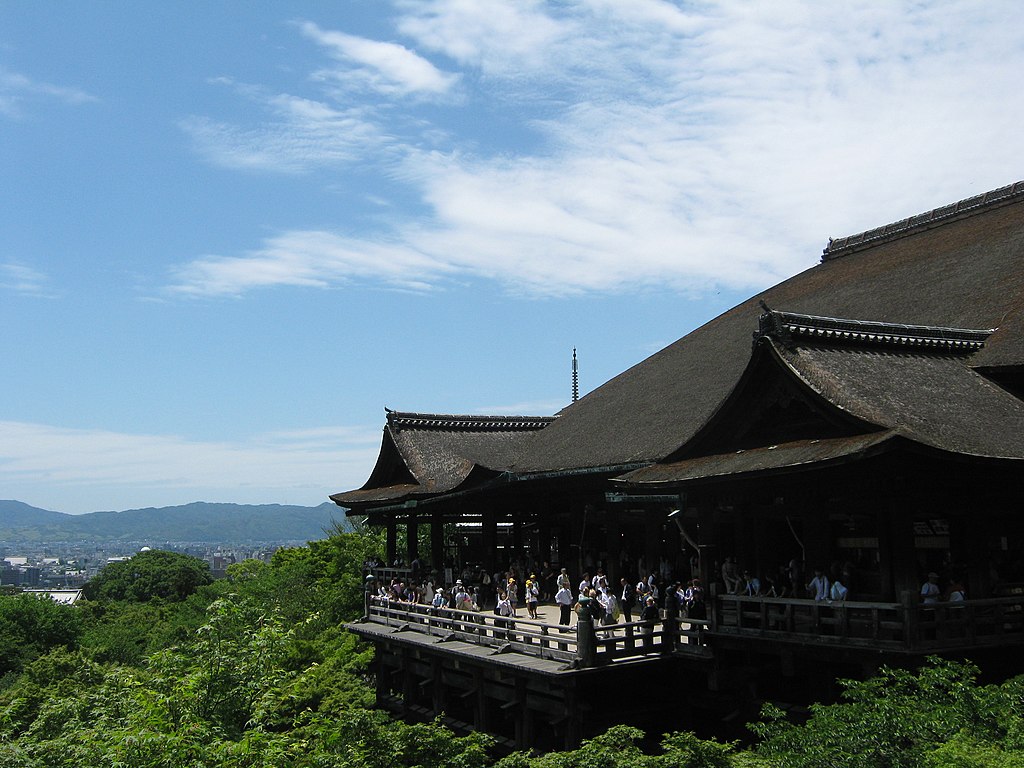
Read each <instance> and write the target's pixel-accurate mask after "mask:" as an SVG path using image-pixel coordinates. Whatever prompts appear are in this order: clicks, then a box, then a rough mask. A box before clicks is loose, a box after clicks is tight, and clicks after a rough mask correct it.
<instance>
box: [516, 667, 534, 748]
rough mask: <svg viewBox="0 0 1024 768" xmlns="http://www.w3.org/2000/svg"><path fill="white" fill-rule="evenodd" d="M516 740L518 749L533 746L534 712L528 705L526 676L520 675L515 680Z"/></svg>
mask: <svg viewBox="0 0 1024 768" xmlns="http://www.w3.org/2000/svg"><path fill="white" fill-rule="evenodd" d="M515 713H516V714H515V717H516V720H515V741H516V748H517V749H529V748H530V747H532V746H533V713H532V712H531V711H530V709H529V707H527V706H526V678H525V677H523V676H521V675H520V676H519V677H517V678H516V682H515Z"/></svg>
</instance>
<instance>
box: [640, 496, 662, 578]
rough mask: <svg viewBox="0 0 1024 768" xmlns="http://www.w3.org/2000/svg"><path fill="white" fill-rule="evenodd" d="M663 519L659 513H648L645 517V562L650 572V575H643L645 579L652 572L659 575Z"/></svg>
mask: <svg viewBox="0 0 1024 768" xmlns="http://www.w3.org/2000/svg"><path fill="white" fill-rule="evenodd" d="M661 517H662V516H661V514H660V513H657V512H648V513H647V514H646V516H645V517H644V560H646V561H647V570H648V573H644V574H641V575H642V576H644V577H646V576H648V575H649V574H650V572H651V571H653V572H654V573H657V572H658V564H659V563H660V562H661V526H662V519H661Z"/></svg>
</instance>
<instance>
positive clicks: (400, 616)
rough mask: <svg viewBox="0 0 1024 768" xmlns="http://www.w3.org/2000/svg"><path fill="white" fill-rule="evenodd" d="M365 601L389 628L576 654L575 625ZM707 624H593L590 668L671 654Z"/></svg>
mask: <svg viewBox="0 0 1024 768" xmlns="http://www.w3.org/2000/svg"><path fill="white" fill-rule="evenodd" d="M369 602H370V604H369V609H370V615H369V616H368V617H367V618H368V619H370V620H374V619H375V618H382V619H384V620H385V623H387V624H388V625H389V626H390V625H391V623H392V622H394V623H396V624H401V625H409V627H408V628H409V629H410V630H417V628H418V627H424V628H425V630H424V631H425V633H427V634H435V630H436V631H438V632H440V633H442V634H447V633H449V632H454V633H455V636H456V637H458V638H459V639H463V638H466V639H470V640H472V641H474V642H477V643H480V644H485V645H495V646H506V645H507V646H511V647H512V650H514V651H516V652H519V653H524V654H526V655H532V656H540V657H542V658H545V657H547V658H554V659H561V660H564V661H572V660H573V659H575V658H577V656H576V654H577V653H578V652H579V651H580V648H579V642H578V638H577V634H576V632H577V627H576V626H573V627H572V631H571V632H570V631H568V630H569V628H568V627H566V626H565V625H564V624H550V623H547V622H543V621H537V620H534V619H528V618H525V619H521V618H518V617H512V616H498V615H496V614H493V613H490V612H478V611H465V610H461V609H458V608H447V607H437V608H435V607H434V606H432V605H427V604H425V603H407V602H401V601H395V600H390V599H386V598H383V597H379V596H376V595H373V596H371V598H370V601H369ZM707 625H708V621H707V620H705V619H693V620H688V619H681V620H678V622H677V625H676V626H675V627H674V628H670V627H669V626H668V625H667V624H661V623H660V622H630V623H620V624H605V625H594V626H593V632H594V647H595V650H596V651H597V659H596V663H598V664H605V663H609V662H611V661H614V660H615V659H619V658H627V657H635V656H645V655H655V654H662V653H665V652H671V651H672V650H675V643H676V640H679V639H685V640H691V641H692V640H695V639H697V638H699V637H700V636H701V634H702V633H703V631H704V629H705V628H706V627H707ZM667 638H674V640H673V641H672V643H671V648H669V647H667V646H666V645H665V642H666V639H667Z"/></svg>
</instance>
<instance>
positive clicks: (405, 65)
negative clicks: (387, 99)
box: [299, 22, 459, 96]
mask: <svg viewBox="0 0 1024 768" xmlns="http://www.w3.org/2000/svg"><path fill="white" fill-rule="evenodd" d="M299 28H300V29H301V30H302V34H303V35H305V36H306V37H308V38H309V39H311V40H313V41H314V42H316V43H318V44H319V45H321V46H323V47H324V48H326V49H327V50H328V52H329V54H330V55H331V56H332V58H334V59H336V60H338V61H339V62H341V63H343V64H345V65H346V66H344V67H342V68H333V69H323V70H320V71H319V72H317V73H316V77H319V78H323V79H326V80H334V81H338V82H340V83H343V84H344V85H346V86H347V87H350V88H358V89H362V88H366V89H369V90H373V91H377V92H378V93H382V94H385V95H388V96H409V95H413V94H419V95H432V96H436V95H438V94H444V93H448V92H449V91H450V90H451V89H452V88H453V87H454V86H455V84H456V83H457V82H458V80H459V76H458V75H457V74H452V73H449V72H442V71H441V70H440V69H438V68H437V67H435V66H434V65H433V64H431V63H430V62H429V61H428V60H427V59H425V58H424V57H422V56H420V55H419V54H417V53H416V52H415V51H411V50H409V49H408V48H406V47H405V46H403V45H399V44H398V43H390V42H380V41H378V40H368V39H366V38H364V37H356V36H355V35H348V34H345V33H344V32H336V31H331V30H323V29H320V27H318V26H317V25H316V24H313V23H312V22H303V23H302V24H300V25H299Z"/></svg>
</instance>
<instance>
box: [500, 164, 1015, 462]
mask: <svg viewBox="0 0 1024 768" xmlns="http://www.w3.org/2000/svg"><path fill="white" fill-rule="evenodd" d="M971 201H975V202H971ZM946 208H947V209H948V208H950V206H947V207H946ZM952 209H955V210H949V211H947V210H946V209H936V211H934V212H930V213H929V214H928V215H927V216H923V217H912V219H911V220H904V221H905V222H906V223H905V224H903V225H900V226H895V227H894V226H892V225H890V226H889V227H888V230H889V231H888V232H887V233H885V234H881V233H880V234H877V235H872V234H870V233H863V234H862V235H861V236H853V237H851V238H844V240H843V241H833V243H832V245H831V246H830V247H829V255H830V256H831V257H830V258H826V259H824V260H823V261H821V263H819V264H817V265H816V266H814V267H812V268H810V269H808V270H806V271H805V272H803V273H801V274H799V275H796V276H795V277H792V278H790V279H789V280H786V281H784V282H782V283H779V284H778V285H776V286H773V287H772V288H769V289H768V290H766V291H764V292H762V293H761V294H759V295H757V296H754V297H752V298H751V299H749V300H748V301H745V302H743V303H742V304H740V305H738V306H737V307H735V308H733V309H731V310H729V311H728V312H726V313H724V314H722V315H720V316H719V317H717V318H715V319H714V320H711V321H710V322H708V323H707V324H705V325H704V326H702V327H700V328H698V329H696V330H694V331H692V332H690V333H689V334H687V335H686V336H684V337H683V338H681V339H679V340H678V341H677V342H675V343H674V344H672V345H670V346H668V347H666V348H664V349H662V350H661V351H659V352H658V353H656V354H654V355H652V356H651V357H649V358H647V359H646V360H644V361H642V362H640V363H638V364H637V365H635V366H633V367H632V368H630V369H629V370H627V371H625V372H624V373H621V374H619V375H618V376H616V377H615V378H614V379H612V380H610V381H608V382H606V383H605V384H604V385H602V386H601V387H598V388H597V389H595V390H593V391H592V392H590V393H589V394H587V395H586V396H585V397H583V398H581V399H580V400H579V401H578V402H575V403H573V404H572V405H570V406H568V407H567V408H565V409H564V410H562V411H561V412H560V414H559V419H558V421H557V422H555V423H554V424H552V425H551V426H550V427H548V428H547V429H544V430H542V431H540V432H538V433H536V434H535V435H534V436H533V438H531V439H529V440H527V441H524V449H525V450H524V451H523V454H522V455H521V456H520V457H519V459H518V460H517V469H518V470H519V471H523V472H526V471H550V470H555V469H570V468H582V467H588V466H615V465H621V464H628V463H638V462H653V461H658V460H661V459H663V458H664V457H666V456H668V455H669V454H671V453H672V452H673V451H675V450H677V449H678V448H679V446H681V445H684V444H685V443H686V442H687V441H689V440H690V439H691V438H692V437H693V436H694V435H695V434H696V433H697V432H698V431H699V430H701V429H702V428H703V427H704V425H705V424H707V423H708V420H709V419H710V418H711V417H712V415H713V414H714V413H715V412H716V411H718V410H719V409H720V408H721V406H722V404H723V402H724V401H725V399H726V398H727V397H729V395H730V393H731V392H732V391H733V390H734V389H735V387H736V384H737V382H738V381H739V378H740V377H741V376H742V375H743V372H744V370H745V369H746V366H747V363H748V361H749V359H750V344H751V333H752V332H753V331H754V329H756V328H757V327H758V318H759V316H760V315H761V314H762V312H763V310H762V308H761V302H765V303H767V304H768V305H769V306H771V307H773V308H776V307H781V308H785V310H786V311H787V313H792V314H793V315H806V316H812V317H819V318H868V319H870V320H871V321H872V322H874V323H888V324H891V325H902V326H906V328H907V329H908V330H909V331H911V333H910V334H909V335H911V336H921V337H922V338H924V337H925V336H926V335H925V334H924V333H923V331H922V329H927V328H945V329H990V328H995V329H996V331H995V332H994V333H992V335H991V336H989V337H988V338H987V339H986V340H985V343H984V346H982V347H981V348H980V349H978V350H976V351H973V352H972V353H971V354H970V356H969V357H966V358H964V357H963V356H960V357H959V362H958V364H959V365H961V367H962V368H965V369H966V366H967V365H970V366H972V367H976V368H984V369H985V370H986V371H988V372H991V371H994V370H996V369H1002V370H1008V369H1009V368H1011V367H1013V366H1021V365H1024V184H1022V183H1017V184H1013V185H1011V186H1010V187H1006V188H1003V189H1002V190H994V191H993V192H992V193H989V194H988V195H987V196H986V195H981V196H979V197H978V198H969V199H968V201H966V202H961V203H959V204H954V205H953V206H952ZM882 229H886V228H882ZM854 240H856V241H857V242H856V243H854ZM839 256H842V258H838V257H839ZM874 330H879V329H877V328H876V329H869V328H863V327H862V328H860V329H859V331H858V332H864V331H866V332H867V335H868V336H870V335H871V333H872V332H873V331H874ZM887 330H888V329H887ZM963 341H967V342H970V341H972V340H971V339H964V340H963ZM968 346H970V345H968ZM915 348H916V349H918V350H919V351H923V347H915ZM961 372H962V373H964V372H965V371H961Z"/></svg>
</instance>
